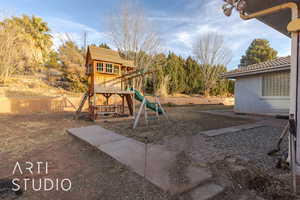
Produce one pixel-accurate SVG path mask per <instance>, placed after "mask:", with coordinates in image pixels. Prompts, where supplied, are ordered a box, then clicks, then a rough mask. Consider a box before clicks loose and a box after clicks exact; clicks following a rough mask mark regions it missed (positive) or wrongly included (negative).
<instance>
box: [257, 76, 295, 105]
mask: <svg viewBox="0 0 300 200" xmlns="http://www.w3.org/2000/svg"><path fill="white" fill-rule="evenodd" d="M272 76H273V77H272ZM276 76H277V77H276ZM267 78H269V79H268V80H267ZM278 82H280V83H278ZM265 84H268V85H265ZM266 90H272V91H267V92H266ZM281 94H283V95H281ZM286 94H287V95H286ZM260 96H261V98H262V99H289V97H290V72H289V71H275V72H269V73H264V74H262V76H261V95H260Z"/></svg>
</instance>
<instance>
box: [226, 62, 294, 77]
mask: <svg viewBox="0 0 300 200" xmlns="http://www.w3.org/2000/svg"><path fill="white" fill-rule="evenodd" d="M285 70H290V65H283V66H280V67H274V68H269V69H263V70H255V71H247V72H236V73H224V74H222V75H221V77H222V78H239V77H242V76H251V75H256V74H263V73H268V72H276V71H285Z"/></svg>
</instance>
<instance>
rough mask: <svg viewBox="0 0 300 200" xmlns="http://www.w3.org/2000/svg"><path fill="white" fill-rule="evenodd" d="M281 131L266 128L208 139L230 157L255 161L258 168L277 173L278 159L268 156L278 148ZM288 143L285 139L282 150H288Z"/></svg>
mask: <svg viewBox="0 0 300 200" xmlns="http://www.w3.org/2000/svg"><path fill="white" fill-rule="evenodd" d="M281 131H282V128H278V127H270V126H266V127H261V128H255V129H249V130H245V131H239V132H235V133H229V134H224V135H221V136H216V137H213V138H208V141H210V142H212V143H214V146H215V147H216V148H218V149H222V150H223V151H225V152H226V153H227V154H229V155H232V156H240V157H242V158H244V159H247V160H251V161H254V162H255V163H256V164H257V166H258V167H260V168H262V169H264V170H266V171H268V172H271V171H270V170H272V171H273V172H272V173H274V172H276V173H277V172H278V170H275V171H274V169H276V168H275V164H276V161H277V159H278V157H276V156H272V157H271V156H268V155H267V153H268V152H269V151H270V150H272V149H274V148H275V147H276V144H277V141H278V138H279V136H280V133H281ZM287 143H288V142H287V138H285V140H284V141H283V143H282V150H284V151H286V150H287V147H288V144H287ZM280 172H282V170H280Z"/></svg>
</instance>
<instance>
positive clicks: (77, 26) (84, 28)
mask: <svg viewBox="0 0 300 200" xmlns="http://www.w3.org/2000/svg"><path fill="white" fill-rule="evenodd" d="M46 21H47V22H48V24H49V26H50V28H51V30H52V36H53V43H54V48H55V49H57V48H58V47H59V45H60V44H61V43H62V42H63V41H65V40H67V39H68V37H70V39H72V40H73V41H75V42H76V43H77V44H78V45H79V46H83V43H84V33H86V34H87V43H88V44H91V43H96V44H98V43H101V42H106V43H109V41H108V37H107V34H106V33H105V32H100V31H98V30H96V29H95V28H92V27H90V26H88V25H86V24H81V23H78V22H75V21H71V20H67V19H61V18H54V17H51V18H47V19H46Z"/></svg>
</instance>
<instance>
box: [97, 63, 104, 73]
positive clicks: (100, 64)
mask: <svg viewBox="0 0 300 200" xmlns="http://www.w3.org/2000/svg"><path fill="white" fill-rule="evenodd" d="M97 72H103V63H97Z"/></svg>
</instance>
